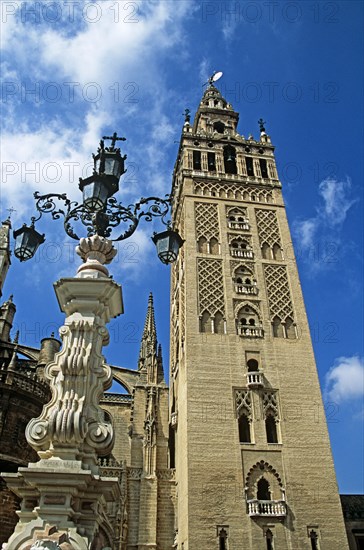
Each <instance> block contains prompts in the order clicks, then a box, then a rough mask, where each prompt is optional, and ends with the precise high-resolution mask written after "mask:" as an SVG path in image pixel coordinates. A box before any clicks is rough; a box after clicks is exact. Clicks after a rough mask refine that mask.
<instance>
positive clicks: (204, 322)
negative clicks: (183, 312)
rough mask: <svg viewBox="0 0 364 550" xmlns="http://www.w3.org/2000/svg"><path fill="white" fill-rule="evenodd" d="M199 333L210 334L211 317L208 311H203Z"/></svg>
mask: <svg viewBox="0 0 364 550" xmlns="http://www.w3.org/2000/svg"><path fill="white" fill-rule="evenodd" d="M201 332H211V317H210V314H209V312H208V311H206V310H205V311H204V312H203V314H202V317H201Z"/></svg>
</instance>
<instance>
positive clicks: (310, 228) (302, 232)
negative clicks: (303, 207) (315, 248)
mask: <svg viewBox="0 0 364 550" xmlns="http://www.w3.org/2000/svg"><path fill="white" fill-rule="evenodd" d="M318 225H319V222H318V220H317V218H311V219H309V220H303V221H297V222H295V224H294V231H295V234H296V235H297V237H299V242H300V244H301V246H302V247H303V248H310V246H312V243H313V241H314V237H315V235H316V231H317V229H318Z"/></svg>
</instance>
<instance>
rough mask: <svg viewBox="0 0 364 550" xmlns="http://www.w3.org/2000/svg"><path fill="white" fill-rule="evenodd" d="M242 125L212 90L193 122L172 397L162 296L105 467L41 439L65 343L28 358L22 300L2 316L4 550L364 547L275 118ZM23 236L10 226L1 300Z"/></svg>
mask: <svg viewBox="0 0 364 550" xmlns="http://www.w3.org/2000/svg"><path fill="white" fill-rule="evenodd" d="M238 120H239V114H238V113H237V112H236V111H234V109H233V107H232V105H231V104H229V103H228V102H227V101H226V100H225V99H224V98H223V97H222V95H221V93H220V92H219V90H218V89H217V88H216V87H215V85H214V84H213V83H212V82H211V81H210V83H209V85H208V87H207V88H206V90H205V93H204V94H203V97H202V100H201V102H200V104H199V106H198V109H197V112H196V115H195V118H194V120H193V122H192V121H191V117H190V113H189V111H188V110H186V115H185V122H184V125H183V128H182V134H181V140H180V146H179V151H178V156H177V159H176V163H175V167H174V172H173V181H172V191H171V200H172V221H173V227H174V229H176V231H178V233H179V234H180V235H181V237H182V238H183V240H184V244H183V247H182V248H181V249H180V252H179V256H178V259H177V261H176V262H175V263H174V264H173V266H172V273H171V290H170V292H171V319H170V365H169V386H168V385H167V383H166V376H165V369H166V368H167V367H166V366H165V365H163V362H162V352H161V348H160V346H159V345H158V340H157V324H158V323H157V321H158V320H156V319H155V315H154V305H153V296H152V295H150V297H149V301H148V304H147V305H146V309H147V311H146V319H145V324H144V330H143V334H142V340H141V345H140V353H139V358H138V365H137V366H136V368H135V369H134V370H133V369H126V368H122V367H118V366H116V365H108V366H107V367H108V368H109V369H110V372H111V376H112V378H113V379H114V380H115V381H117V382H119V383H120V384H121V385H122V386H123V387H124V388H125V390H126V393H125V394H117V393H110V392H104V393H103V394H102V396H101V401H100V406H101V409H102V414H103V420H104V421H105V423H109V424H110V425H112V427H113V431H114V441H113V444H111V443H110V444H108V446H107V445H106V444H105V446H104V448H103V452H102V453H101V452H100V454H99V456H97V464H93V462H92V460H91V458H89V457H88V458H87V456H86V452H85V451H84V450H83V455H82V457H83V458H82V460H83V461H84V462H83V463H82V467H80V469H79V470H77V465H76V462H77V460H75V457H74V456H73V455H72V452H73V451H72V449H70V450H69V455H66V454H64V455H62V456H61V455H60V454H58V455H57V456H52V453H51V451H49V450H45V449H46V447H45V446H44V445H43V444H42V445H43V446H42V445H41V444H37V443H36V441H35V440H36V437H35V436H34V433H35V432H36V430H35V431H34V430H33V432H32V428H29V425H31V426H33V427H34V426H35V424H34V419H35V418H36V417H39V418H41V415H42V414H43V413H42V410H43V411H44V410H46V408H47V406H48V405H47V403H49V402H50V400H51V390H50V387H49V379H50V375H49V374H47V372H48V373H49V372H50V371H49V369H48V370H47V368H48V367H47V365H50V364H56V363H57V361H59V357H61V356H62V348H61V345H62V343H61V341H60V340H59V339H58V338H57V337H55V336H54V335H52V336H50V337H48V338H44V339H43V340H42V341H41V342H40V345H39V348H32V347H29V346H25V345H22V343H21V341H20V338H19V335H18V334H15V335H13V334H12V332H11V330H12V326H13V321H14V316H15V313H16V304H15V303H14V301H13V297H12V296H10V297H9V298H8V299H7V300H6V301H4V302H3V303H2V305H1V311H0V395H1V404H0V406H1V409H0V434H1V435H0V437H1V448H0V467H1V468H0V469H1V472H2V476H3V477H2V478H0V545H1V544H3V548H4V550H35V549H36V548H39V549H43V548H47V549H50V550H52V549H54V550H56V549H61V550H83V549H85V550H86V549H91V550H151V549H155V550H171V549H176V550H237V549H242V550H243V549H246V550H348V549H349V548H350V550H363V548H364V501H363V498H362V497H361V496H354V495H343V496H342V497H341V499H340V496H339V494H338V488H337V483H336V477H335V471H334V464H333V459H332V454H331V449H330V441H329V436H328V430H327V426H326V422H325V413H324V408H323V404H322V398H321V393H320V386H319V380H318V375H317V370H316V365H315V359H314V354H313V349H312V344H311V338H310V331H309V326H308V321H307V317H306V312H305V306H304V302H303V297H302V291H301V287H300V282H299V276H298V272H297V266H296V262H295V260H294V259H293V256H292V241H291V236H290V231H289V227H288V223H287V217H286V212H285V206H284V202H283V197H282V189H281V187H282V186H281V183H280V180H279V175H278V173H277V168H276V163H275V154H274V146H273V144H272V142H271V138H270V136H269V135H268V133H267V131H266V128H265V123H264V121H263V120H262V119H261V120H260V121H259V127H260V135H259V138H258V139H254V137H253V136H252V135H251V134H249V135H248V137H244V136H243V135H241V134H239V133H238V131H237V125H238ZM10 231H11V222H10V221H9V220H6V221H5V222H3V224H2V227H1V229H0V293H1V290H2V287H3V284H4V280H5V277H6V274H7V271H8V268H9V265H10V263H11V253H10ZM84 280H85V279H84ZM67 281H69V283H67V284H71V282H70V281H71V279H67ZM57 284H58V283H57ZM87 284H89V285H90V283H87ZM105 284H106V283H105ZM91 286H93V285H91ZM56 292H59V293H60V294H61V293H62V292H63V294H62V296H63V295H64V293H65V292H66V291H65V290H62V285H61V284H58V290H56ZM60 294H57V296H59V295H60ZM64 334H65V333H64ZM64 338H67V335H66V336H64ZM64 342H65V340H64ZM100 345H101V344H100ZM57 358H58V359H57ZM52 362H53V363H52ZM45 405H46V407H45V408H44V409H43V407H44V406H45ZM32 419H33V420H32ZM29 423H30V424H29ZM32 423H33V424H32ZM38 424H39V423H38ZM105 425H106V424H105ZM27 426H28V427H27ZM56 429H58V428H57V427H56V428H55V430H56ZM59 429H60V431H61V432H62V430H63V429H64V430H65V429H66V428H64V427H62V426H61V427H60V428H59ZM32 434H33V435H32ZM95 441H96V440H95ZM29 443H31V444H29ZM100 448H101V447H100ZM89 455H90V453H89ZM90 456H91V455H90ZM85 457H86V458H85ZM39 458H41V460H40V463H42V464H43V466H42V467H39V466H37V464H38V461H39ZM47 460H48V466H47V468H48V471H47V468H46V467H45V466H46V462H47ZM61 463H62V464H63V469H62V468H61V469H59V470H58V471H57V468H58V466H59V464H61ZM49 464H51V466H49ZM28 465H29V466H28ZM52 465H53V469H54V478H53V479H54V482H53V483H52V482H51V481H49V468H50V467H52ZM57 465H58V466H57ZM86 466H87V468H89V469H90V471H88V470H87V468H86ZM42 468H43V469H42ZM67 468H68V470H67ZM76 470H77V471H76ZM52 472H53V470H52ZM67 472H69V473H68V474H67ZM75 472H76V473H75ZM47 476H48V477H47ZM81 478H82V480H81ZM76 479H77V482H76V481H75V482H73V481H70V480H76ZM45 480H46V481H45ZM80 480H81V481H82V483H81V481H80ZM76 485H77V487H76ZM61 486H62V487H61Z"/></svg>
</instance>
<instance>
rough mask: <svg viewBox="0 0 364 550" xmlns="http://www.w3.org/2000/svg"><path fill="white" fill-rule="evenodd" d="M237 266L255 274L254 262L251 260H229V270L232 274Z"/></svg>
mask: <svg viewBox="0 0 364 550" xmlns="http://www.w3.org/2000/svg"><path fill="white" fill-rule="evenodd" d="M237 267H243V268H246V269H247V270H248V271H249V272H250V274H251V275H254V274H255V270H254V263H253V262H247V261H246V260H242V261H241V262H239V261H236V260H231V261H230V270H231V274H232V275H233V274H234V270H235V269H236V268H237Z"/></svg>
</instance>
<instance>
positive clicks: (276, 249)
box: [273, 243, 282, 260]
mask: <svg viewBox="0 0 364 550" xmlns="http://www.w3.org/2000/svg"><path fill="white" fill-rule="evenodd" d="M273 258H274V259H275V260H282V250H281V247H280V246H279V245H278V244H277V243H275V244H274V245H273Z"/></svg>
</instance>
